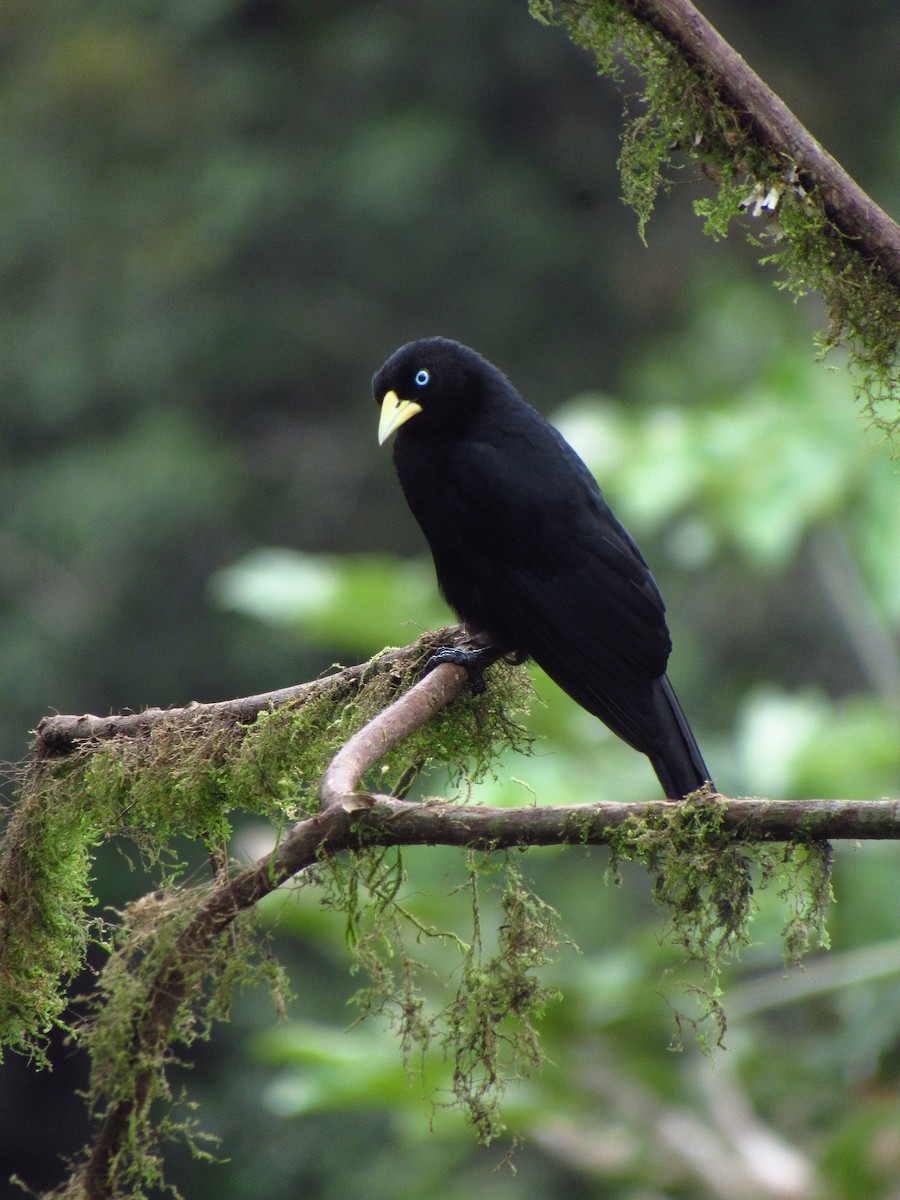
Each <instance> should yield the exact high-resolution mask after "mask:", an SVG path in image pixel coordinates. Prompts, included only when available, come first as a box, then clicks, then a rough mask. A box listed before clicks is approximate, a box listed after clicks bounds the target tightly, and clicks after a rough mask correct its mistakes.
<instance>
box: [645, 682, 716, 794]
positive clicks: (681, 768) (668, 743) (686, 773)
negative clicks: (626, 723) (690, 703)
mask: <svg viewBox="0 0 900 1200" xmlns="http://www.w3.org/2000/svg"><path fill="white" fill-rule="evenodd" d="M653 703H654V706H655V708H656V712H657V716H658V719H659V729H660V737H659V742H658V749H657V750H656V752H655V753H652V754H648V755H647V757H648V758H649V759H650V762H651V764H652V766H653V770H654V771H655V772H656V774H657V778H658V779H659V782H660V783H661V784H662V788H663V791H664V792H665V794H666V796H667V797H668V799H670V800H681V799H682V798H683V797H684V796H687V795H688V793H689V792H695V791H696V790H697V788H700V787H702V786H703V785H704V783H711V782H712V781H711V779H710V775H709V768H708V767H707V765H706V763H705V762H704V761H703V755H702V754H701V753H700V747H699V746H698V745H697V740H696V738H695V737H694V735H693V733H692V732H691V727H690V725H688V723H687V718H686V717H685V715H684V713H683V712H682V711H681V705H680V704H679V703H678V697H677V696H676V695H675V693H674V691H673V690H672V685H671V683H669V680H668V678H667V677H666V676H665V675H663V676H661V677H660V678H659V679H657V680H656V682H655V683H654V685H653Z"/></svg>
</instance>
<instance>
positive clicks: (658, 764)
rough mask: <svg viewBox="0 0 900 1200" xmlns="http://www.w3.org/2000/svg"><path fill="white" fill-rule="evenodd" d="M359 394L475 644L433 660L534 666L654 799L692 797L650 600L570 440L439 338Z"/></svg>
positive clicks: (692, 774) (701, 777)
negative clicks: (621, 753) (506, 659)
mask: <svg viewBox="0 0 900 1200" xmlns="http://www.w3.org/2000/svg"><path fill="white" fill-rule="evenodd" d="M372 390H373V392H374V395H375V400H376V402H377V403H378V404H379V405H380V406H381V420H380V422H379V426H378V440H379V443H384V441H385V440H386V439H387V438H388V437H389V436H390V435H391V434H392V433H394V432H395V431H396V433H397V437H396V439H395V442H394V463H395V465H396V467H397V474H398V476H399V478H400V483H401V485H402V487H403V491H404V492H405V493H406V499H407V501H408V503H409V506H410V508H411V509H412V511H413V515H414V516H415V518H416V520H417V521H418V522H419V525H420V526H421V527H422V532H423V533H424V534H425V537H426V538H427V539H428V544H429V546H430V547H431V553H432V555H433V557H434V565H435V569H436V571H437V578H438V583H439V585H440V589H441V592H442V593H443V595H444V597H445V599H446V600H447V602H448V603H449V604H450V605H451V607H452V608H454V609H455V610H456V612H457V613H458V614H459V616H460V618H461V619H462V621H463V622H464V623H465V625H466V627H467V628H468V629H469V631H470V633H472V634H473V635H475V637H476V638H477V640H478V645H479V647H480V648H477V649H476V650H475V651H474V652H472V651H470V652H468V653H467V652H462V653H460V652H459V651H451V652H450V653H449V655H445V656H444V658H445V659H446V658H447V657H449V658H450V659H451V660H452V661H457V662H464V663H465V664H466V665H473V666H475V667H477V666H479V665H481V664H483V663H485V662H492V661H494V660H495V659H497V658H499V657H500V656H501V655H508V654H513V655H515V656H516V657H517V659H518V660H520V661H521V660H524V659H525V658H527V657H531V658H533V659H534V660H535V662H537V663H538V664H539V665H540V666H541V667H543V669H544V670H545V671H546V672H547V674H548V675H549V676H550V678H551V679H555V680H556V682H557V683H558V684H559V686H560V687H561V688H562V689H563V691H565V692H568V694H569V695H570V696H571V697H572V698H573V699H574V700H576V701H577V702H578V703H579V704H580V705H581V706H582V707H583V708H586V709H587V710H588V712H590V713H593V714H594V715H595V716H597V717H599V718H600V720H601V721H603V722H604V723H605V724H606V725H608V726H609V728H610V729H612V730H613V732H614V733H616V734H618V736H619V737H620V738H623V739H624V741H626V742H627V743H628V744H629V745H630V746H633V747H634V748H635V749H636V750H640V751H641V753H643V754H646V755H647V757H648V758H649V759H650V762H651V763H652V765H653V769H654V771H656V774H657V776H658V777H659V781H660V783H661V784H662V787H663V790H664V792H665V794H666V796H667V797H669V798H671V799H676V798H679V797H683V796H686V795H687V794H688V793H689V792H692V791H694V790H695V789H697V788H699V787H701V786H702V785H703V784H704V783H705V782H706V781H708V780H709V777H710V776H709V771H708V770H707V767H706V764H705V763H704V761H703V757H702V755H701V753H700V750H699V749H698V747H697V743H696V741H695V739H694V735H693V733H692V732H691V729H690V726H689V725H688V723H687V720H686V719H685V716H684V713H683V712H682V711H681V706H680V705H679V703H678V700H677V699H676V697H675V693H674V691H673V690H672V686H671V684H670V683H669V681H668V679H667V678H666V663H667V662H668V658H669V651H670V650H671V648H672V643H671V641H670V638H669V631H668V628H667V627H666V621H665V606H664V604H663V601H662V597H661V596H660V594H659V589H658V588H657V586H656V583H655V582H654V579H653V576H652V575H651V574H650V570H649V568H648V566H647V564H646V562H645V561H644V559H643V557H642V555H641V552H640V550H638V548H637V546H636V545H635V544H634V542H633V541H632V539H631V537H630V535H629V534H628V533H627V531H626V530H625V529H624V528H623V526H622V525H621V524H620V523H619V521H618V520H617V519H616V517H615V516H614V514H613V512H612V510H611V509H610V507H609V505H608V504H607V503H606V501H605V500H604V498H603V494H602V492H601V491H600V488H599V487H598V485H597V483H596V481H595V479H594V478H593V476H592V475H591V473H590V472H589V471H588V469H587V467H586V466H585V465H584V463H583V462H582V461H581V459H580V458H579V457H578V455H577V454H576V453H575V451H574V450H573V449H572V447H571V446H570V445H569V444H568V442H566V441H565V439H564V438H563V437H562V435H561V434H560V433H559V432H558V431H557V430H556V429H554V428H553V426H552V425H550V424H549V422H547V421H545V420H544V418H543V417H542V416H541V415H540V414H539V413H537V412H536V411H535V410H534V409H533V408H532V407H531V406H530V405H529V404H526V403H525V401H524V400H523V399H522V397H521V396H520V395H519V394H518V392H517V391H516V390H515V388H514V387H513V386H512V384H511V383H510V382H509V380H508V379H507V378H506V376H505V375H503V374H502V372H500V371H499V370H498V369H497V368H496V367H494V366H492V365H491V363H489V362H487V361H486V360H485V359H483V358H482V357H481V356H480V355H479V354H476V353H475V351H474V350H469V349H468V348H467V347H466V346H461V345H459V343H458V342H451V341H448V340H447V339H446V338H424V339H422V340H421V341H416V342H410V343H408V344H407V345H405V346H401V348H400V349H399V350H398V351H397V352H396V353H395V354H393V355H392V356H391V357H390V358H389V359H388V360H387V362H386V363H385V364H384V366H383V367H382V368H381V369H380V370H379V371H378V372H377V374H376V375H375V377H374V379H373V381H372Z"/></svg>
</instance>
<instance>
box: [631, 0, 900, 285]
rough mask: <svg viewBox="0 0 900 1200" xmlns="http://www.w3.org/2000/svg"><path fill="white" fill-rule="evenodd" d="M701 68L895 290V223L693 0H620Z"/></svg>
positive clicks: (898, 235)
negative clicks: (791, 166) (795, 171)
mask: <svg viewBox="0 0 900 1200" xmlns="http://www.w3.org/2000/svg"><path fill="white" fill-rule="evenodd" d="M625 4H626V7H627V8H629V9H630V10H631V12H633V13H634V15H635V16H636V17H638V18H639V19H640V20H642V21H644V22H645V23H646V24H648V25H650V26H651V27H652V28H653V29H655V30H656V31H657V32H658V33H660V34H662V36H663V37H664V38H665V39H666V40H667V41H668V42H669V43H670V44H671V45H672V46H674V47H675V49H676V50H677V51H678V52H679V54H680V55H682V57H683V58H684V59H685V60H686V61H687V62H688V63H689V64H690V65H691V66H692V67H693V68H694V69H695V70H697V71H699V72H700V73H701V74H703V75H704V76H705V77H706V79H707V80H708V81H709V82H710V83H711V84H712V86H713V88H714V89H715V91H716V92H717V94H718V95H719V97H720V99H721V100H723V101H724V102H725V103H726V104H727V105H728V106H729V107H730V108H732V109H733V110H734V111H735V112H736V113H737V114H738V115H739V117H740V119H741V120H742V121H743V123H744V124H745V125H746V126H748V127H749V128H750V129H751V130H752V132H753V133H754V136H755V138H756V140H757V141H758V142H759V143H760V144H761V145H763V146H767V147H769V148H771V149H772V150H774V151H776V153H778V154H781V155H783V156H784V157H785V159H786V160H787V161H790V162H793V163H795V164H796V166H797V169H798V174H799V179H800V182H801V183H802V184H803V185H804V187H806V188H807V190H809V191H812V190H814V189H815V190H816V191H817V192H818V194H819V196H820V197H821V200H822V204H823V207H824V209H825V213H826V215H827V216H828V218H829V220H830V221H831V222H832V223H833V224H834V225H835V226H836V227H837V229H839V230H840V231H841V233H843V234H844V235H845V236H846V237H847V238H848V239H850V240H851V241H852V242H853V243H854V244H855V245H856V246H857V248H858V249H859V250H861V251H862V253H863V254H865V255H866V257H867V258H870V259H872V260H873V261H874V262H877V263H879V264H880V265H881V266H882V268H883V269H884V271H885V273H886V275H887V276H888V278H889V279H890V280H891V282H892V283H893V285H894V287H896V288H898V289H900V227H898V225H897V224H896V222H895V221H892V220H891V218H890V217H889V216H888V215H887V213H885V212H884V211H883V210H882V209H881V208H879V207H878V205H877V204H876V203H875V201H874V200H872V199H871V197H870V196H868V195H867V194H866V193H865V192H864V191H863V190H862V188H861V187H860V186H859V184H857V183H856V182H855V180H853V179H852V178H851V177H850V175H848V174H847V172H846V171H845V170H844V168H843V167H842V166H841V165H840V164H839V163H838V162H836V160H835V159H834V158H832V156H831V155H830V154H829V153H828V152H827V151H826V150H824V149H823V147H822V146H821V145H820V144H819V142H818V141H817V140H816V139H815V138H814V137H813V136H812V134H811V133H810V132H809V130H808V129H806V128H805V126H804V125H802V124H801V123H800V121H798V120H797V118H796V117H795V116H794V114H793V113H792V112H791V111H790V109H789V108H788V107H787V105H786V104H785V103H784V102H783V101H782V100H780V99H779V97H778V96H776V95H775V93H774V92H773V91H772V90H771V89H770V88H769V87H767V86H766V84H765V83H764V82H763V81H762V80H761V79H760V77H759V76H758V75H757V74H756V73H755V72H754V71H753V70H751V68H750V67H749V66H748V65H747V63H746V62H745V61H744V59H743V58H742V57H741V56H740V54H738V52H737V51H736V50H734V49H733V47H732V46H730V45H729V44H728V42H726V41H725V39H724V38H723V37H722V35H721V34H720V33H719V32H718V31H717V30H716V29H715V28H714V27H713V26H712V25H711V24H710V23H709V21H707V20H706V18H705V17H704V16H703V15H702V13H700V12H698V11H697V9H696V8H695V7H694V5H693V4H691V3H690V0H625Z"/></svg>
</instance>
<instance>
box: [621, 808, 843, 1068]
mask: <svg viewBox="0 0 900 1200" xmlns="http://www.w3.org/2000/svg"><path fill="white" fill-rule="evenodd" d="M723 813H724V805H723V803H722V801H720V800H718V799H717V798H716V797H715V796H714V795H713V796H710V795H706V794H704V793H702V792H700V793H697V794H695V795H694V796H692V797H690V798H689V799H688V800H686V801H684V802H683V803H681V804H673V805H671V806H668V807H666V808H664V809H656V810H653V811H651V812H649V813H648V814H647V815H646V816H644V817H641V818H637V817H630V818H629V819H628V820H627V821H625V822H624V823H623V824H622V825H621V826H618V827H617V828H615V829H609V830H608V831H607V835H608V839H609V845H610V850H611V862H610V871H611V873H612V875H613V877H614V878H617V877H618V870H619V864H620V862H621V861H622V860H623V859H628V860H631V861H634V862H639V863H641V864H642V865H643V866H644V867H645V868H646V869H647V871H648V872H649V873H650V876H651V880H652V886H653V896H654V899H655V900H656V902H657V904H659V905H660V907H661V908H662V909H663V910H664V912H665V913H666V916H667V920H668V923H669V931H668V932H669V935H670V937H671V939H672V941H673V942H674V943H675V944H676V945H679V946H681V947H682V948H683V949H684V952H685V956H686V959H687V961H688V962H693V963H696V964H698V966H699V968H700V982H699V983H689V984H687V985H686V990H687V991H688V993H689V994H691V995H692V996H693V997H694V998H695V999H696V1001H697V1002H698V1005H699V1016H698V1017H697V1018H693V1017H690V1016H688V1015H686V1014H684V1013H682V1012H678V1011H676V1021H677V1024H678V1028H679V1031H680V1030H681V1028H682V1026H683V1025H684V1024H685V1023H688V1024H689V1025H690V1026H691V1027H692V1028H694V1029H695V1030H696V1031H697V1032H698V1034H699V1038H700V1042H701V1045H703V1046H708V1045H709V1044H710V1042H712V1043H713V1044H715V1045H721V1044H722V1040H723V1038H724V1036H725V1029H726V1015H725V1009H724V1008H723V1006H722V1001H721V997H722V987H721V973H722V969H723V967H724V966H726V965H727V964H728V963H729V962H731V961H732V960H733V959H734V958H735V957H737V956H738V955H739V954H740V951H741V948H742V947H744V946H746V945H749V942H750V926H751V923H752V920H753V916H754V913H755V911H756V901H755V889H756V890H761V889H762V888H765V887H769V886H775V887H777V889H778V895H779V897H780V898H781V899H782V901H783V902H784V903H785V905H786V907H787V909H788V914H789V915H788V920H787V922H786V924H785V927H784V931H783V936H784V955H785V960H786V962H788V963H790V964H796V963H797V962H799V960H800V959H801V958H802V956H803V955H804V954H805V953H806V951H807V950H809V949H813V948H818V947H823V948H824V947H827V945H828V934H827V931H826V929H825V913H826V910H827V908H828V905H829V903H830V901H831V899H832V893H831V851H830V847H829V846H828V845H827V843H821V842H804V841H802V840H798V841H796V842H791V843H788V844H786V845H784V846H779V847H777V848H775V847H771V846H768V845H766V844H765V843H760V842H751V841H749V840H747V839H746V838H745V837H743V836H742V835H741V834H740V832H738V833H735V832H734V831H729V830H726V829H725V828H724V826H723ZM708 1026H711V1028H712V1030H713V1036H712V1038H710V1037H709V1035H708V1033H707V1032H706V1029H707V1027H708Z"/></svg>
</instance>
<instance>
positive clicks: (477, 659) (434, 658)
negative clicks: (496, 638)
mask: <svg viewBox="0 0 900 1200" xmlns="http://www.w3.org/2000/svg"><path fill="white" fill-rule="evenodd" d="M504 654H505V650H504V649H503V648H502V647H500V646H441V648H440V649H439V650H435V652H434V654H432V655H431V656H430V657H429V659H428V661H427V662H426V663H425V672H426V674H427V673H428V672H429V671H433V670H434V668H435V667H439V666H441V665H442V663H455V664H456V665H457V666H458V667H463V668H464V669H465V672H466V674H467V675H468V677H469V687H470V688H471V689H472V694H473V695H475V696H480V695H481V693H482V692H484V691H486V690H487V684H486V683H485V681H484V672H485V671H486V670H487V668H488V667H489V666H491V664H492V663H495V662H496V661H497V659H498V658H502V657H503V655H504Z"/></svg>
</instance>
